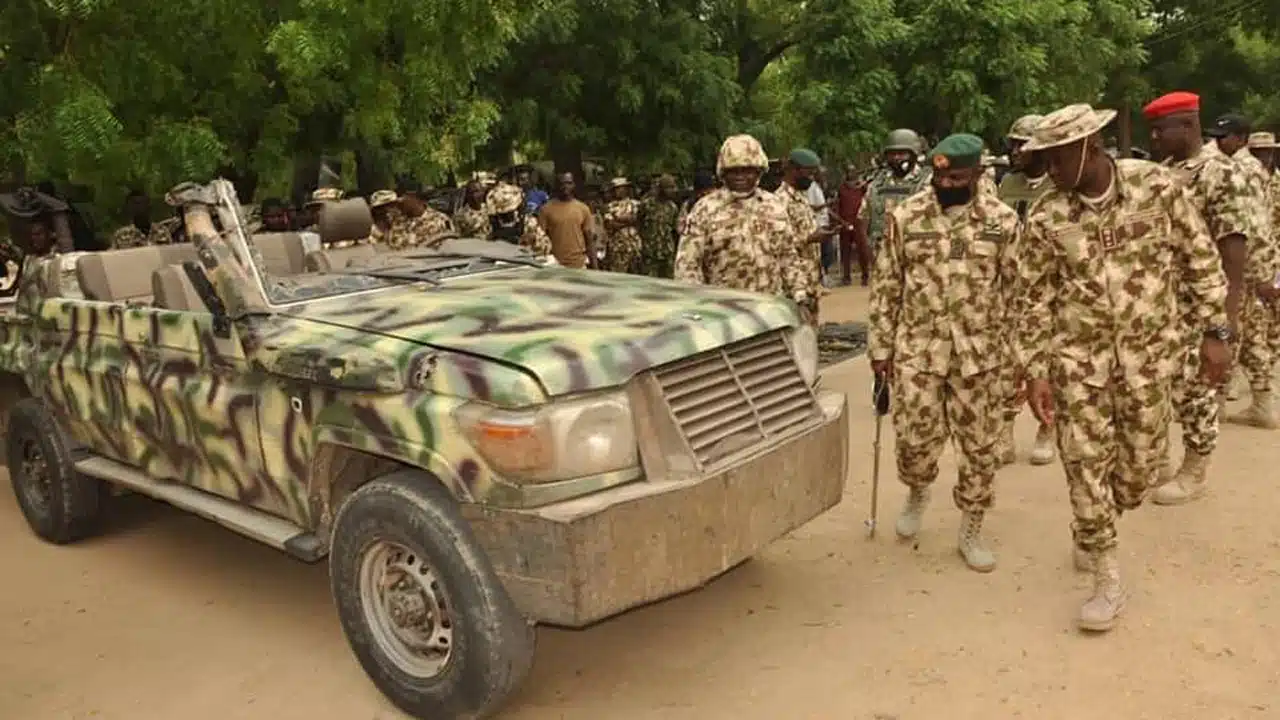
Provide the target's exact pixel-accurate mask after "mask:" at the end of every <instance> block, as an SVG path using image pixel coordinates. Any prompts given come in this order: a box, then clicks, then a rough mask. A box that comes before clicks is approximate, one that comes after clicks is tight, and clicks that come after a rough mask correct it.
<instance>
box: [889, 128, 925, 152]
mask: <svg viewBox="0 0 1280 720" xmlns="http://www.w3.org/2000/svg"><path fill="white" fill-rule="evenodd" d="M891 150H906V151H907V152H912V153H918V152H920V151H921V145H920V136H919V135H917V134H916V131H915V130H911V129H909V128H898V129H897V130H894V131H893V132H890V133H889V135H888V136H887V137H886V138H885V139H884V147H882V148H880V151H881V152H889V151H891Z"/></svg>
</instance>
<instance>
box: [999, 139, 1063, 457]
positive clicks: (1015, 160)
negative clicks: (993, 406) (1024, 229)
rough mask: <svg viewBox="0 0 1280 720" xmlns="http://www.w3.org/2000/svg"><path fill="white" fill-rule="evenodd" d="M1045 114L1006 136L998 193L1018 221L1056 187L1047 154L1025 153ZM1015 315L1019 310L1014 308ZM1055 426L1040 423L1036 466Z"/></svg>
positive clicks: (1012, 453) (1017, 390) (1014, 389)
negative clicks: (1005, 160) (1005, 162)
mask: <svg viewBox="0 0 1280 720" xmlns="http://www.w3.org/2000/svg"><path fill="white" fill-rule="evenodd" d="M1043 117H1044V116H1042V115H1023V116H1022V117H1020V118H1018V119H1017V120H1016V121H1014V123H1013V126H1012V127H1010V128H1009V134H1008V135H1007V136H1006V137H1007V140H1008V143H1009V162H1010V163H1011V165H1012V166H1013V169H1012V170H1011V171H1010V172H1008V173H1006V174H1005V176H1004V177H1003V178H1001V180H1000V187H999V188H998V190H997V193H998V195H999V197H1000V201H1001V202H1003V203H1004V204H1005V205H1008V206H1009V207H1011V208H1013V209H1014V211H1015V212H1016V213H1018V222H1019V223H1023V224H1025V223H1026V221H1027V215H1028V213H1029V212H1030V209H1031V206H1033V205H1035V203H1036V201H1037V200H1039V199H1040V198H1041V197H1042V196H1043V195H1044V194H1045V193H1046V192H1048V191H1049V190H1052V189H1053V181H1052V180H1050V179H1049V175H1048V170H1049V169H1048V167H1047V166H1046V165H1045V162H1044V156H1043V155H1041V154H1038V153H1033V152H1032V153H1029V152H1023V151H1022V148H1023V146H1024V145H1025V143H1026V142H1027V141H1029V140H1031V133H1032V131H1034V130H1035V127H1036V123H1038V122H1040V120H1041V119H1043ZM1012 300H1013V303H1012V307H1013V308H1016V306H1017V301H1018V300H1019V298H1013V299H1012ZM1012 311H1013V312H1014V313H1015V314H1016V312H1017V310H1016V309H1013V310H1012ZM1014 370H1015V363H1012V362H1011V363H1009V366H1008V371H1009V373H1008V375H1009V377H1008V380H1009V385H1008V389H1007V393H1008V401H1007V403H1006V405H1005V413H1004V423H1005V424H1004V428H1002V430H1001V433H1000V445H999V452H998V456H999V458H1000V462H1001V463H1002V464H1006V465H1007V464H1009V463H1012V462H1014V461H1015V460H1016V459H1017V448H1016V446H1015V443H1014V440H1013V422H1014V420H1016V419H1017V417H1018V413H1019V412H1020V411H1021V410H1022V405H1023V398H1022V387H1021V385H1022V382H1021V379H1020V378H1018V377H1017V376H1016V373H1015V372H1014ZM1053 442H1054V441H1053V428H1052V427H1050V426H1048V425H1045V424H1044V423H1041V424H1040V427H1039V429H1037V430H1036V441H1035V445H1033V446H1032V448H1031V464H1032V465H1048V464H1049V463H1051V462H1053V455H1054V451H1053Z"/></svg>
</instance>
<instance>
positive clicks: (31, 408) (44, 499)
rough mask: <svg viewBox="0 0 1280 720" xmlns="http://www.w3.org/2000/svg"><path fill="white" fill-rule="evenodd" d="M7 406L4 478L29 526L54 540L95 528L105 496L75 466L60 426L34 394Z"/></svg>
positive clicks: (78, 536)
mask: <svg viewBox="0 0 1280 720" xmlns="http://www.w3.org/2000/svg"><path fill="white" fill-rule="evenodd" d="M9 412H10V414H9V428H8V437H7V439H6V442H7V443H8V448H7V450H8V459H9V482H10V484H12V485H13V494H14V495H16V496H17V498H18V507H20V508H21V509H22V514H23V516H24V517H26V518H27V524H28V525H30V526H31V529H32V531H34V532H35V534H36V535H39V536H40V537H41V538H43V539H45V540H47V541H49V542H51V543H55V544H57V545H65V544H67V543H72V542H75V541H77V540H82V539H84V538H86V537H89V536H91V535H95V534H97V532H98V529H99V528H100V527H101V526H102V517H103V514H104V510H105V507H106V498H107V489H106V487H105V486H104V484H103V483H102V481H101V480H98V479H96V478H91V477H87V476H85V475H81V474H80V473H78V472H76V469H75V458H74V456H73V455H72V452H71V448H70V446H69V445H68V443H67V439H66V437H65V436H64V435H63V432H62V429H61V428H59V427H58V424H57V422H55V421H54V419H53V416H52V415H50V413H49V410H48V409H47V408H46V407H45V405H44V403H43V402H41V401H40V400H39V399H38V398H30V397H29V398H24V399H22V400H20V401H18V402H17V403H16V404H14V406H13V408H12V409H11V410H10V411H9Z"/></svg>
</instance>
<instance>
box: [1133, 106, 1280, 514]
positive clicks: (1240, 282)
mask: <svg viewBox="0 0 1280 720" xmlns="http://www.w3.org/2000/svg"><path fill="white" fill-rule="evenodd" d="M1142 112H1143V115H1145V116H1146V118H1147V122H1148V123H1149V124H1150V126H1151V149H1152V150H1153V151H1154V152H1155V154H1156V156H1157V157H1160V158H1162V159H1163V163H1164V165H1165V166H1167V167H1168V168H1170V169H1171V170H1172V171H1173V174H1174V176H1175V177H1176V178H1178V179H1179V180H1180V181H1181V182H1182V184H1183V186H1184V187H1185V188H1186V190H1187V191H1188V194H1189V197H1190V199H1191V203H1192V205H1193V206H1194V207H1195V209H1196V211H1197V213H1198V214H1199V216H1200V218H1201V219H1202V221H1203V222H1204V224H1205V225H1206V226H1207V227H1208V230H1209V235H1210V237H1211V238H1212V239H1213V240H1214V242H1215V243H1216V244H1217V247H1218V252H1219V254H1220V255H1221V256H1222V268H1223V270H1224V271H1225V272H1226V275H1227V300H1226V303H1227V305H1226V307H1227V317H1228V323H1227V324H1226V325H1224V326H1222V327H1219V328H1216V329H1215V332H1218V333H1219V334H1220V335H1221V337H1220V338H1219V339H1220V340H1222V341H1224V342H1235V339H1236V335H1237V328H1238V327H1239V317H1240V308H1241V305H1242V303H1243V302H1244V301H1245V298H1246V296H1247V297H1255V292H1256V289H1258V288H1260V287H1261V286H1264V285H1270V283H1271V280H1272V275H1273V271H1272V269H1271V262H1270V260H1269V259H1267V258H1265V257H1264V255H1265V248H1264V247H1263V246H1262V245H1261V244H1260V241H1261V240H1262V238H1260V237H1259V235H1258V229H1257V226H1256V223H1255V221H1254V219H1255V216H1254V211H1253V209H1252V208H1251V207H1250V203H1252V202H1256V200H1255V194H1254V192H1253V190H1251V189H1250V188H1249V185H1248V180H1247V177H1246V175H1245V173H1244V172H1243V170H1242V169H1241V168H1240V166H1239V165H1237V164H1236V163H1234V162H1233V161H1232V160H1231V159H1230V158H1229V157H1227V156H1226V155H1224V154H1223V153H1221V152H1209V151H1206V149H1205V145H1204V143H1203V142H1202V140H1201V132H1200V98H1199V96H1198V95H1195V94H1193V93H1188V92H1174V93H1169V94H1168V95H1164V96H1162V97H1159V98H1157V99H1155V100H1153V101H1151V102H1150V103H1148V104H1147V106H1146V107H1145V108H1143V111H1142ZM1246 288H1248V290H1246ZM1185 301H1187V299H1186V298H1184V302H1185ZM1184 330H1185V331H1186V339H1185V342H1184V346H1183V347H1184V351H1185V353H1186V360H1185V363H1184V368H1183V370H1184V372H1183V377H1182V380H1181V382H1178V383H1176V389H1177V413H1178V422H1179V423H1180V424H1181V425H1182V444H1183V448H1184V453H1183V459H1182V465H1181V466H1180V467H1179V468H1178V471H1177V473H1176V474H1174V475H1173V476H1172V477H1171V478H1162V479H1168V482H1166V483H1164V484H1163V485H1162V486H1161V487H1159V488H1158V489H1157V490H1156V491H1155V493H1154V494H1153V496H1152V500H1153V501H1154V502H1155V503H1157V504H1159V505H1180V504H1183V503H1186V502H1190V501H1192V500H1195V499H1196V498H1198V497H1200V496H1202V495H1204V492H1205V489H1206V487H1207V482H1208V475H1207V473H1208V469H1209V458H1210V456H1211V455H1212V454H1213V451H1214V448H1216V447H1217V444H1218V420H1219V413H1220V412H1221V404H1220V402H1219V399H1218V390H1219V386H1218V385H1217V384H1209V383H1206V382H1205V375H1204V373H1202V372H1200V367H1199V366H1200V362H1201V357H1200V352H1199V346H1200V344H1201V342H1200V341H1201V337H1202V335H1203V333H1204V332H1205V328H1204V327H1198V326H1195V325H1194V324H1193V325H1189V326H1185V327H1184ZM1224 392H1225V391H1224Z"/></svg>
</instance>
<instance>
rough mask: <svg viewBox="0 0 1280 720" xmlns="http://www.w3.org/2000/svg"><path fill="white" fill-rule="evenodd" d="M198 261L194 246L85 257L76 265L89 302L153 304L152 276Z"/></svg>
mask: <svg viewBox="0 0 1280 720" xmlns="http://www.w3.org/2000/svg"><path fill="white" fill-rule="evenodd" d="M195 259H196V251H195V247H194V246H193V245H191V243H182V244H178V245H146V246H143V247H136V248H127V249H125V250H104V251H103V252H95V253H86V254H85V255H84V256H82V257H81V258H80V259H79V260H78V261H77V262H76V279H77V280H79V281H80V289H81V290H83V291H84V296H85V297H86V298H88V299H89V300H97V301H100V302H126V301H130V300H133V301H141V302H150V301H151V275H152V274H153V273H154V272H155V271H156V270H159V269H161V268H163V267H165V266H168V265H173V264H175V263H183V262H186V261H187V260H195Z"/></svg>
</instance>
